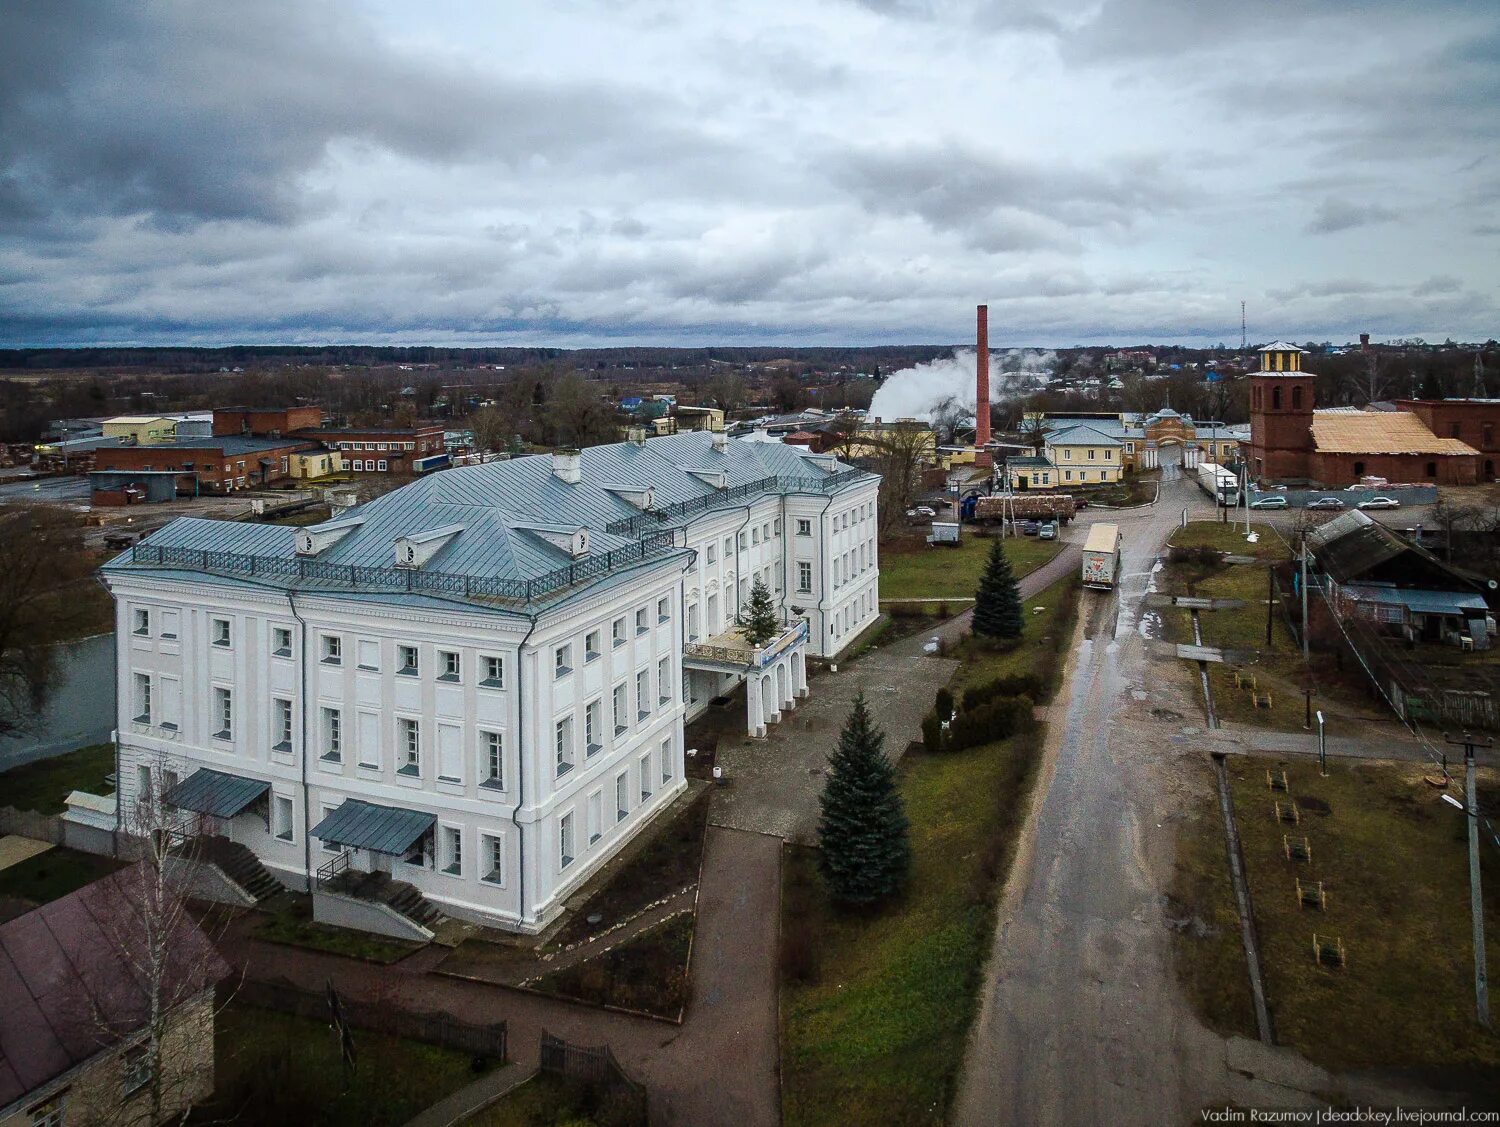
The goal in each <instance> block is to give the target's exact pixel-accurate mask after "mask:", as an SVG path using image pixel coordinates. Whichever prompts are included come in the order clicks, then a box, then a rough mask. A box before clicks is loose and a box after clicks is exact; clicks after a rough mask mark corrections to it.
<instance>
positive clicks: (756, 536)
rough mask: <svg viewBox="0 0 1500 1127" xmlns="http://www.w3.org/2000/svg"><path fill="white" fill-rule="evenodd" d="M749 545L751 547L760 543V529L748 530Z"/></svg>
mask: <svg viewBox="0 0 1500 1127" xmlns="http://www.w3.org/2000/svg"><path fill="white" fill-rule="evenodd" d="M750 543H751V545H758V544H759V543H760V529H758V528H752V529H751V530H750Z"/></svg>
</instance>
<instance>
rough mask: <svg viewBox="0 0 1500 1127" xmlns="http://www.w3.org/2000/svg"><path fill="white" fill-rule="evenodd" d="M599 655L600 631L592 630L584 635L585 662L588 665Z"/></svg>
mask: <svg viewBox="0 0 1500 1127" xmlns="http://www.w3.org/2000/svg"><path fill="white" fill-rule="evenodd" d="M598 656H599V631H597V630H590V631H589V632H588V633H587V634H585V635H584V636H583V663H584V664H585V665H587V664H588V663H589V662H591V661H593V660H594V659H595V658H597V657H598Z"/></svg>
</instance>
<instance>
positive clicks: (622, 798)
mask: <svg viewBox="0 0 1500 1127" xmlns="http://www.w3.org/2000/svg"><path fill="white" fill-rule="evenodd" d="M629 816H630V772H629V771H621V772H620V774H619V776H618V777H616V779H615V821H617V822H623V821H624V820H625V819H626V818H628V817H629Z"/></svg>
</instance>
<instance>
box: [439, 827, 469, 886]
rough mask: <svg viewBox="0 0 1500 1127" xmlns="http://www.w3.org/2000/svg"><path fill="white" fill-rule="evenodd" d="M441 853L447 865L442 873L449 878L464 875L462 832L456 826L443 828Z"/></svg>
mask: <svg viewBox="0 0 1500 1127" xmlns="http://www.w3.org/2000/svg"><path fill="white" fill-rule="evenodd" d="M443 852H444V855H445V859H446V860H447V862H448V863H447V864H446V865H444V866H443V872H445V873H447V874H448V875H449V876H450V877H461V876H463V875H464V832H463V830H461V829H459V828H458V827H457V826H444V827H443Z"/></svg>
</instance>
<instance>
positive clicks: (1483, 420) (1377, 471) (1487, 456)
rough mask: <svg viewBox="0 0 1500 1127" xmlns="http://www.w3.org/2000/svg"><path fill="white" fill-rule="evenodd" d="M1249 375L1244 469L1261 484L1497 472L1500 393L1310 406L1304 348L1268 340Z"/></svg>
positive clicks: (1441, 478) (1472, 476) (1470, 476)
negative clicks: (1384, 405) (1375, 407)
mask: <svg viewBox="0 0 1500 1127" xmlns="http://www.w3.org/2000/svg"><path fill="white" fill-rule="evenodd" d="M1259 352H1260V370H1259V371H1257V372H1254V373H1252V374H1251V376H1250V455H1249V456H1250V468H1251V472H1252V474H1253V475H1254V476H1255V477H1256V478H1258V479H1260V480H1262V481H1281V482H1317V483H1320V484H1322V485H1327V486H1337V485H1350V484H1353V483H1354V482H1357V481H1358V480H1359V479H1360V478H1362V477H1372V476H1373V477H1383V478H1385V479H1387V480H1388V481H1393V482H1417V481H1424V482H1435V483H1437V484H1439V485H1474V484H1476V483H1478V482H1481V481H1493V480H1494V479H1495V467H1496V464H1497V461H1500V446H1497V445H1496V439H1497V433H1500V400H1497V399H1440V400H1422V399H1404V400H1400V401H1398V402H1397V403H1396V405H1395V406H1396V410H1394V411H1372V410H1365V411H1358V410H1354V409H1351V408H1343V409H1336V410H1322V411H1319V410H1317V409H1316V405H1315V401H1314V394H1315V387H1316V383H1317V377H1316V376H1315V375H1314V374H1313V373H1312V372H1308V371H1305V370H1304V369H1303V367H1302V356H1303V355H1304V353H1303V350H1302V349H1300V348H1298V347H1297V346H1296V345H1294V344H1288V343H1286V342H1285V341H1276V342H1275V343H1273V344H1268V345H1266V346H1265V347H1264V348H1262V349H1260V350H1259Z"/></svg>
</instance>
